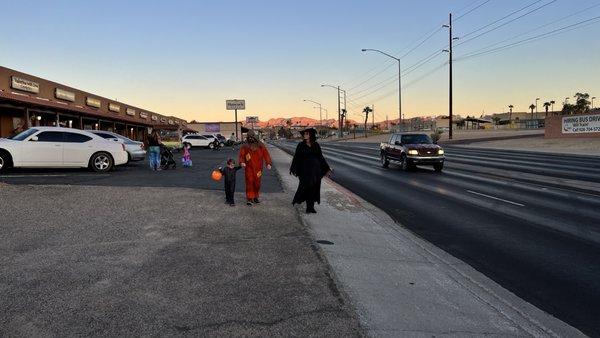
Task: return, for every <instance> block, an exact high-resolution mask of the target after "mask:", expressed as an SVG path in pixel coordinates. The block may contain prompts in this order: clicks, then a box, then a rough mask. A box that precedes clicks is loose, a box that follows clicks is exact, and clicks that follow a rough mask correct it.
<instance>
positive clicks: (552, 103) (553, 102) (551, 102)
mask: <svg viewBox="0 0 600 338" xmlns="http://www.w3.org/2000/svg"><path fill="white" fill-rule="evenodd" d="M555 103H556V101H554V100H552V101H550V104H551V105H552V112H554V104H555Z"/></svg>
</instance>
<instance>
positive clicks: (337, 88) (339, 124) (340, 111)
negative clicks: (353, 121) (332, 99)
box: [321, 84, 346, 138]
mask: <svg viewBox="0 0 600 338" xmlns="http://www.w3.org/2000/svg"><path fill="white" fill-rule="evenodd" d="M321 87H330V88H333V89H336V90H337V92H338V136H339V138H342V137H343V136H344V134H342V127H343V125H342V119H341V116H342V108H341V107H340V105H341V102H340V92H344V98H345V97H346V91H345V90H343V89H340V86H337V87H336V86H332V85H328V84H322V85H321ZM344 109H346V102H345V100H344Z"/></svg>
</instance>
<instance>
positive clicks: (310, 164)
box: [290, 141, 330, 204]
mask: <svg viewBox="0 0 600 338" xmlns="http://www.w3.org/2000/svg"><path fill="white" fill-rule="evenodd" d="M329 170H330V168H329V165H328V164H327V161H325V157H323V152H322V151H321V146H319V144H318V143H317V142H315V143H313V144H312V146H310V147H309V146H308V145H307V144H306V142H304V141H303V142H300V144H298V146H297V147H296V152H295V153H294V159H293V160H292V166H291V167H290V173H291V174H292V175H294V176H297V177H298V179H299V180H300V183H299V184H298V190H296V194H295V195H294V200H293V201H292V204H296V203H298V204H300V203H302V202H305V201H306V202H313V203H314V202H317V203H319V204H320V203H321V179H322V178H323V176H325V175H326V174H327V172H328V171H329Z"/></svg>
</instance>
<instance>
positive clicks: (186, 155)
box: [181, 144, 192, 168]
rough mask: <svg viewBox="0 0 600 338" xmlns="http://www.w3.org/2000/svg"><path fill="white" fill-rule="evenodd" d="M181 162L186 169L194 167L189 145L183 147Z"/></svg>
mask: <svg viewBox="0 0 600 338" xmlns="http://www.w3.org/2000/svg"><path fill="white" fill-rule="evenodd" d="M181 162H182V163H183V166H184V167H186V168H190V167H191V166H192V155H191V154H190V145H189V144H185V145H184V146H183V156H182V157H181Z"/></svg>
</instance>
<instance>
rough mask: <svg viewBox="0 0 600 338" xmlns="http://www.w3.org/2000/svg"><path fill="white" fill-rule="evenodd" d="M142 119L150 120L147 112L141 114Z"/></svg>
mask: <svg viewBox="0 0 600 338" xmlns="http://www.w3.org/2000/svg"><path fill="white" fill-rule="evenodd" d="M140 117H141V118H143V119H147V118H148V114H147V113H146V112H143V111H141V112H140Z"/></svg>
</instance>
